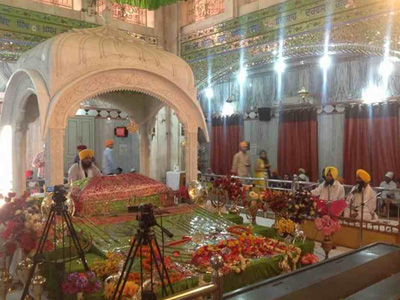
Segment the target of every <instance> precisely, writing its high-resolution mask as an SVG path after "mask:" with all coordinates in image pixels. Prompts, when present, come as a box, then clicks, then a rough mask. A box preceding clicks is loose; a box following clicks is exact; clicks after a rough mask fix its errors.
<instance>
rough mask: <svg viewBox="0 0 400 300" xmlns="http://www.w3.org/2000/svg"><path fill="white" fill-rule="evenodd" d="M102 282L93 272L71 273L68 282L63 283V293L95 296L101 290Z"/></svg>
mask: <svg viewBox="0 0 400 300" xmlns="http://www.w3.org/2000/svg"><path fill="white" fill-rule="evenodd" d="M101 286H102V285H101V282H100V281H99V280H98V279H97V277H96V274H95V273H94V272H92V271H89V272H87V273H76V272H75V273H70V274H69V275H68V277H67V280H66V281H64V282H63V283H62V291H63V293H65V294H70V295H74V294H77V293H85V294H93V293H96V292H98V291H99V290H100V289H101Z"/></svg>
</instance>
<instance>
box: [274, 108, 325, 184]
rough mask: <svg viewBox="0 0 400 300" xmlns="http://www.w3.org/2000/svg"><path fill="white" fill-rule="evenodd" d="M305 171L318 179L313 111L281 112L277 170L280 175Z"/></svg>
mask: <svg viewBox="0 0 400 300" xmlns="http://www.w3.org/2000/svg"><path fill="white" fill-rule="evenodd" d="M299 168H303V169H305V170H306V172H307V175H308V176H309V177H310V180H314V181H316V180H317V179H318V128H317V112H316V110H315V109H305V110H304V109H302V110H289V111H282V112H281V113H280V116H279V140H278V169H279V172H280V173H281V174H284V173H289V174H291V175H292V174H295V173H297V171H298V169H299Z"/></svg>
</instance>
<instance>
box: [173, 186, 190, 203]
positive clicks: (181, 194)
mask: <svg viewBox="0 0 400 300" xmlns="http://www.w3.org/2000/svg"><path fill="white" fill-rule="evenodd" d="M175 195H176V197H178V198H179V199H180V200H181V201H182V200H183V201H187V200H189V191H188V189H187V187H186V186H184V185H182V186H181V187H180V188H179V190H178V191H177V192H176V194H175Z"/></svg>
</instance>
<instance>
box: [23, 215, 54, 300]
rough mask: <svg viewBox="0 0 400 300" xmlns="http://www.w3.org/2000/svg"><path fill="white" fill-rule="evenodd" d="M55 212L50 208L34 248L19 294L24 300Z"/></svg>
mask: <svg viewBox="0 0 400 300" xmlns="http://www.w3.org/2000/svg"><path fill="white" fill-rule="evenodd" d="M55 214H56V213H55V211H53V210H51V211H50V214H49V217H48V218H47V221H46V224H45V225H44V228H43V233H42V236H41V237H40V240H39V244H38V247H37V249H36V253H35V255H34V257H33V265H32V268H31V269H30V270H29V276H28V279H27V281H26V284H25V287H24V291H23V293H22V296H21V300H25V298H26V296H28V294H29V287H30V285H31V281H32V278H33V275H34V274H35V270H36V267H37V265H38V263H39V260H40V259H41V258H40V255H41V254H42V253H43V247H44V244H45V242H46V240H47V237H48V235H49V231H50V227H51V224H53V221H54V218H55Z"/></svg>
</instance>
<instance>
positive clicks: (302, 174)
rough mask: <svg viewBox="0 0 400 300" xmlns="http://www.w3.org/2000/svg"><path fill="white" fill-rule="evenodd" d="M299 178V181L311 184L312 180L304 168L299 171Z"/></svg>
mask: <svg viewBox="0 0 400 300" xmlns="http://www.w3.org/2000/svg"><path fill="white" fill-rule="evenodd" d="M298 178H299V181H305V182H310V178H309V177H308V176H307V175H306V170H305V169H303V168H300V169H299V171H298Z"/></svg>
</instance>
